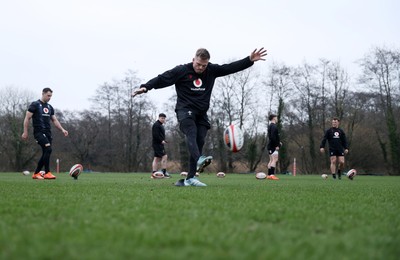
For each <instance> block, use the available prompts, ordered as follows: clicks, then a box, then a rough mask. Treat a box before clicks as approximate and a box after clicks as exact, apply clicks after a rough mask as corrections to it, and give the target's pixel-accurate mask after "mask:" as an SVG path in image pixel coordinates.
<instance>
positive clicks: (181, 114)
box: [175, 109, 211, 129]
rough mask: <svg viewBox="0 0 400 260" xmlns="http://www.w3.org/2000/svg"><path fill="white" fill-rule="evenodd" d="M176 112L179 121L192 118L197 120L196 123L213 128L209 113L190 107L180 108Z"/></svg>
mask: <svg viewBox="0 0 400 260" xmlns="http://www.w3.org/2000/svg"><path fill="white" fill-rule="evenodd" d="M175 112H176V116H177V118H178V122H179V123H182V121H183V120H185V119H192V120H194V121H195V123H196V125H204V126H205V127H206V128H207V129H210V128H211V124H210V120H209V119H208V116H207V113H196V112H193V111H191V110H190V109H179V110H177V111H175Z"/></svg>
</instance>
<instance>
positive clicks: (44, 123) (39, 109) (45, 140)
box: [22, 88, 68, 180]
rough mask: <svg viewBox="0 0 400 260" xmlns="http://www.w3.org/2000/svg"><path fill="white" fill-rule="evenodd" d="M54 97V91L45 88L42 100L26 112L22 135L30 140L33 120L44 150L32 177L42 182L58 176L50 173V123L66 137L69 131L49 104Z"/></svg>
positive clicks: (35, 102) (36, 136)
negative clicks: (29, 129) (29, 133)
mask: <svg viewBox="0 0 400 260" xmlns="http://www.w3.org/2000/svg"><path fill="white" fill-rule="evenodd" d="M52 95H53V91H52V90H51V89H50V88H44V89H43V91H42V98H41V99H39V100H37V101H34V102H32V103H31V105H30V106H29V108H28V111H26V115H25V119H24V132H23V134H22V139H24V140H27V139H28V126H29V120H30V119H31V118H32V124H33V136H34V137H35V139H36V142H37V143H38V144H39V145H40V147H41V148H42V156H41V157H40V159H39V162H38V164H37V167H36V170H35V172H34V174H33V175H32V179H38V180H42V179H55V178H56V176H54V175H53V174H52V173H51V172H50V155H51V152H52V148H51V142H52V140H53V138H52V136H51V125H50V122H53V124H54V125H55V126H56V127H57V128H58V129H59V130H60V131H61V132H63V134H64V136H68V131H67V130H65V129H64V128H63V127H62V126H61V124H60V122H59V121H58V119H57V117H56V116H55V114H54V109H53V107H52V106H51V105H50V104H49V103H48V102H49V101H50V99H51V97H52ZM43 167H44V169H45V174H44V176H41V174H40V171H41V170H42V168H43Z"/></svg>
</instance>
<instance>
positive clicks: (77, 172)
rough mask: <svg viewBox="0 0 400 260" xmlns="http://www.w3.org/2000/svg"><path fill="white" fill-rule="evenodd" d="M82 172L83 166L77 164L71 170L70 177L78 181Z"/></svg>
mask: <svg viewBox="0 0 400 260" xmlns="http://www.w3.org/2000/svg"><path fill="white" fill-rule="evenodd" d="M82 171H83V166H82V165H81V164H79V163H78V164H75V165H74V166H72V167H71V170H69V176H71V177H73V178H74V179H78V176H79V175H80V174H81V173H82Z"/></svg>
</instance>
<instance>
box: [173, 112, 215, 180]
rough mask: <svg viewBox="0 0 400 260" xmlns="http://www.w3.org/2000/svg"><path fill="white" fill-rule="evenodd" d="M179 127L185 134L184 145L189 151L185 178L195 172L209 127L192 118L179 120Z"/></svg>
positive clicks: (193, 174) (190, 176)
mask: <svg viewBox="0 0 400 260" xmlns="http://www.w3.org/2000/svg"><path fill="white" fill-rule="evenodd" d="M180 129H181V131H182V132H183V134H184V135H185V136H186V145H187V147H188V150H189V153H190V160H189V172H188V176H187V179H190V178H193V177H194V176H195V174H196V169H197V160H198V159H199V158H200V156H201V153H202V150H203V146H204V143H205V139H206V135H207V132H208V129H209V127H208V126H206V125H203V124H199V123H197V122H196V121H195V120H193V118H185V119H183V120H182V121H181V122H180Z"/></svg>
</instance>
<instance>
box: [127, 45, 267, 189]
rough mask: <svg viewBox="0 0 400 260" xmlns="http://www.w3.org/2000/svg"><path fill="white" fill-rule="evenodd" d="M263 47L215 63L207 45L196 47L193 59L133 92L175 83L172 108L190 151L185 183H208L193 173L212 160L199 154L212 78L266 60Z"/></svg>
mask: <svg viewBox="0 0 400 260" xmlns="http://www.w3.org/2000/svg"><path fill="white" fill-rule="evenodd" d="M266 55H267V53H266V50H264V48H261V49H260V50H257V49H256V50H254V51H253V52H252V53H251V54H250V56H248V57H245V58H244V59H241V60H238V61H235V62H232V63H230V64H224V65H218V64H212V63H209V60H210V54H209V52H208V51H207V50H206V49H203V48H202V49H198V50H197V52H196V54H195V57H194V58H193V61H192V62H190V63H187V64H184V65H179V66H176V67H175V68H173V69H171V70H168V71H166V72H164V73H163V74H161V75H158V76H157V77H155V78H153V79H151V80H150V81H148V82H147V83H146V84H142V85H141V86H140V88H139V89H137V90H135V91H134V92H133V93H132V96H136V95H138V94H142V93H146V92H147V91H149V90H151V89H159V88H165V87H168V86H171V85H174V84H175V90H176V94H177V102H176V107H175V112H176V115H177V117H178V121H179V125H180V130H181V131H182V132H183V133H184V135H185V136H186V142H187V145H188V149H189V153H190V163H189V172H188V176H187V178H186V180H185V181H184V182H183V185H184V186H207V185H206V184H204V183H202V182H200V181H199V180H198V179H197V178H196V177H195V174H196V171H198V172H202V171H203V169H204V167H206V166H207V165H208V164H210V163H211V160H212V157H211V156H202V149H203V145H204V142H205V137H206V134H207V131H208V129H210V122H209V119H208V117H207V111H208V109H209V107H210V99H211V92H212V89H213V86H214V82H215V79H216V78H218V77H222V76H226V75H229V74H232V73H235V72H238V71H241V70H244V69H247V68H249V67H250V66H252V65H253V64H254V62H255V61H259V60H265V59H264V56H266Z"/></svg>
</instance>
